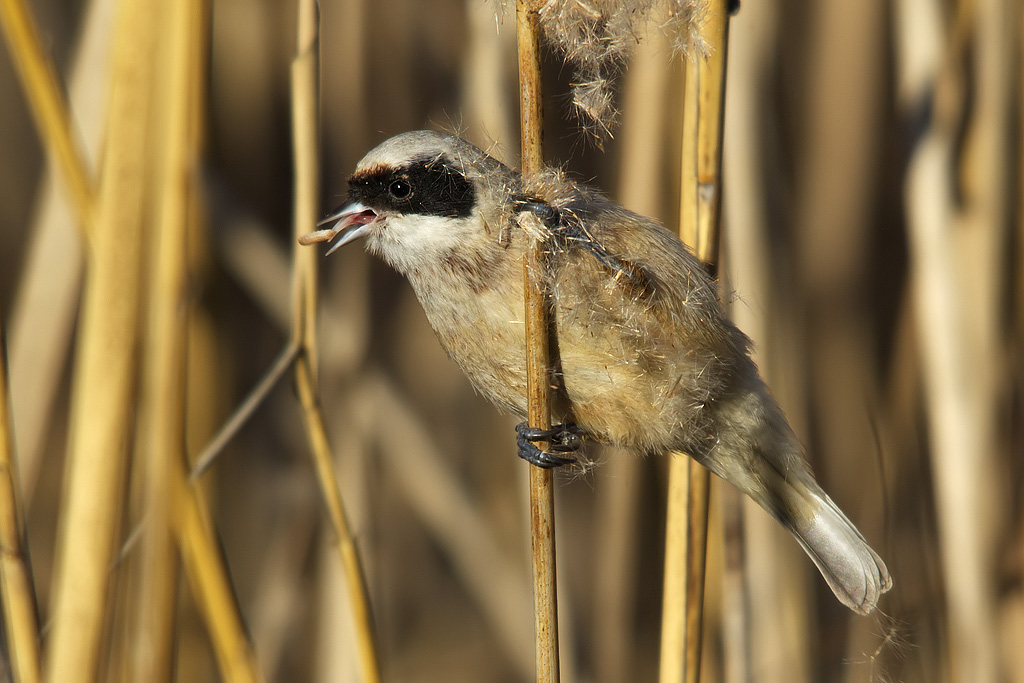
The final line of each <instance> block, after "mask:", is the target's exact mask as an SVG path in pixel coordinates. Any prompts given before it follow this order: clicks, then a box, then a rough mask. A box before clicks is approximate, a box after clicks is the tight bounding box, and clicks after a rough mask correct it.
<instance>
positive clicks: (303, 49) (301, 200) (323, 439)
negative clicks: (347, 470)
mask: <svg viewBox="0 0 1024 683" xmlns="http://www.w3.org/2000/svg"><path fill="white" fill-rule="evenodd" d="M319 30H320V26H319V15H318V12H317V6H316V2H315V1H314V0H302V1H301V2H299V3H298V30H297V33H298V36H297V46H296V56H295V59H294V60H293V61H292V121H293V124H292V143H293V147H294V150H293V151H294V163H295V208H294V211H295V216H294V222H295V225H294V229H295V236H296V238H298V237H299V236H301V235H303V234H304V233H306V232H308V231H309V229H310V227H311V226H313V225H314V224H315V223H316V212H317V202H318V193H319V187H320V172H319V157H318V154H317V149H318V127H319V121H318V111H319V107H318V91H317V87H318V83H319V69H320V39H319ZM293 249H294V251H293V253H294V256H293V259H294V260H293V264H292V266H293V270H292V272H293V282H292V293H293V311H292V313H293V315H294V320H293V334H294V339H295V340H296V342H297V348H298V349H299V354H298V357H297V358H296V361H295V383H296V387H297V389H298V394H299V401H300V404H301V407H302V417H303V422H304V425H305V428H306V436H307V438H308V440H309V445H310V451H311V455H312V458H313V464H314V466H315V469H316V473H317V479H318V481H319V482H320V490H321V494H322V495H323V498H324V503H325V504H326V505H327V511H328V515H329V517H330V520H331V525H332V527H333V528H334V532H335V534H337V542H338V553H339V556H340V560H341V567H342V570H343V571H344V574H345V582H346V588H347V591H348V599H349V604H350V605H351V607H352V619H353V622H354V626H355V629H354V630H355V635H356V651H357V653H358V657H359V668H360V671H361V672H362V680H363V681H364V683H378V682H379V681H380V665H379V663H378V656H377V644H376V637H375V634H374V628H373V615H372V612H371V610H370V599H369V592H368V590H367V584H366V578H365V576H364V574H363V569H362V563H361V562H360V559H359V550H358V547H357V546H356V543H355V539H354V538H353V537H352V530H351V528H350V526H349V522H348V517H347V515H346V514H345V507H344V503H343V501H342V497H341V489H340V487H339V486H338V475H337V472H335V469H334V455H333V453H332V452H331V447H330V443H329V442H328V439H327V430H326V428H325V426H324V418H323V413H322V411H321V409H320V402H319V397H318V394H317V382H316V376H317V336H316V310H317V287H316V281H317V263H318V260H317V259H318V258H319V256H318V254H317V252H316V251H315V250H313V249H301V248H298V247H297V246H296V247H294V248H293Z"/></svg>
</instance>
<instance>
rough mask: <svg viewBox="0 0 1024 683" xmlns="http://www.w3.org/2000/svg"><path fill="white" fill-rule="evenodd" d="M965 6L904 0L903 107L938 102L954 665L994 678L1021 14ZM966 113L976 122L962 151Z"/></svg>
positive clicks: (937, 449) (921, 153)
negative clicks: (1003, 277)
mask: <svg viewBox="0 0 1024 683" xmlns="http://www.w3.org/2000/svg"><path fill="white" fill-rule="evenodd" d="M957 9H958V12H957V13H956V15H955V16H954V22H953V24H952V26H950V27H949V28H948V30H944V27H943V25H942V18H941V14H939V8H938V7H937V6H933V5H931V4H930V3H927V2H923V1H914V0H908V1H907V2H905V3H902V4H901V5H900V15H899V18H900V20H901V22H900V23H899V27H900V29H901V31H900V32H899V33H898V38H899V40H898V41H897V47H898V49H899V52H898V55H899V57H900V58H901V59H900V60H899V64H900V69H901V72H900V75H901V80H900V84H901V86H902V92H901V95H903V100H904V101H903V104H904V105H905V106H907V107H908V108H910V107H917V106H920V104H921V103H922V102H923V101H926V100H925V98H927V100H930V102H931V104H932V106H933V107H934V109H933V111H934V114H933V118H932V119H931V120H930V121H929V124H930V125H929V126H928V128H927V129H926V130H925V131H924V133H923V135H922V136H921V137H920V139H918V140H917V141H916V143H917V144H916V146H915V148H914V150H913V154H912V156H911V159H910V165H909V168H908V171H907V178H906V184H905V186H904V192H905V197H906V203H907V224H908V225H907V227H908V232H909V242H910V253H911V277H912V283H913V294H914V305H915V308H916V311H915V314H916V319H917V327H918V330H919V339H920V344H921V351H922V358H921V362H922V364H923V368H924V373H923V376H924V382H925V383H924V387H925V402H926V405H927V410H928V430H929V432H928V433H929V441H930V449H931V458H932V466H933V469H934V473H935V474H934V476H935V482H934V484H935V504H936V514H937V517H938V527H939V534H940V551H941V558H942V563H943V571H944V579H945V588H946V600H947V604H948V606H947V618H948V628H949V635H948V638H949V643H950V646H951V647H950V654H949V656H950V660H951V671H952V675H953V680H958V681H959V680H971V681H978V682H979V683H988V682H989V681H998V680H1002V674H1001V672H1000V668H1001V666H1000V662H999V657H998V643H999V639H998V634H997V632H996V621H995V618H994V617H995V601H996V585H995V583H994V577H995V575H996V570H995V566H994V564H995V560H996V552H997V547H996V544H997V543H998V542H999V535H998V532H999V530H1000V520H999V518H998V515H999V510H1000V509H1001V507H1000V501H999V492H1000V491H1001V488H1000V487H999V486H998V485H997V480H996V476H997V474H996V473H997V471H998V462H997V461H996V456H997V440H996V434H995V429H994V428H995V420H994V416H995V412H996V411H995V408H996V405H997V397H998V393H997V392H998V379H997V374H996V373H999V372H1001V371H1002V367H1003V363H1002V362H1001V359H1000V353H999V349H998V343H997V334H998V327H999V323H997V322H996V320H995V317H994V312H995V311H996V310H997V304H996V301H997V300H998V298H999V295H998V293H997V292H998V287H999V285H1000V284H1001V282H1000V279H999V278H1000V274H1001V268H999V267H998V264H1000V263H1001V262H1002V261H1001V258H1000V257H999V255H998V252H999V250H1000V249H1001V248H1002V247H1001V244H1002V239H1003V226H1004V225H1005V223H1004V221H1005V218H1006V217H1005V215H1004V214H1003V211H1004V208H1005V207H1004V206H1003V205H1002V198H1003V189H1002V188H1003V184H1002V178H1003V177H1005V176H1004V173H1005V171H1004V169H1005V166H1006V158H1005V156H1004V154H1005V151H1006V149H1008V145H1007V140H1006V137H1005V136H1006V128H1005V126H1006V118H1005V117H1006V107H1007V103H1006V92H1004V91H1003V89H1004V88H1006V87H1007V85H1006V81H1005V79H1006V77H1007V73H1008V68H1007V67H1008V64H1007V61H1006V55H1005V53H1001V51H1002V50H1006V49H1007V47H1006V45H1004V43H1005V42H1006V37H1005V36H1004V35H1003V28H1004V26H1006V25H1007V24H1008V23H1009V22H1008V19H1009V17H1008V15H1007V14H1005V11H1006V10H1005V7H1004V6H1002V5H995V6H992V5H986V7H985V8H984V11H983V10H982V7H981V6H979V5H976V4H972V3H961V4H959V5H958V7H957ZM922 17H923V18H925V19H927V21H921V19H922ZM911 26H913V27H914V28H913V30H911V28H910V27H911ZM971 40H974V41H975V42H976V46H975V49H972V48H971V46H970V45H969V42H970V41H971ZM943 48H946V49H947V50H948V52H947V54H945V55H942V54H941V53H940V50H941V49H943ZM974 59H977V60H978V64H977V68H978V69H979V71H978V73H977V74H975V76H976V79H975V80H976V82H977V85H976V86H974V87H975V88H976V90H975V91H973V92H972V93H971V96H972V98H976V99H972V103H971V105H970V106H968V104H967V102H966V98H967V94H968V93H967V90H966V89H967V88H968V78H969V75H968V74H967V73H966V71H965V70H966V67H965V65H967V64H971V63H972V61H973V60H974ZM982 69H984V71H982ZM964 116H969V117H970V118H969V119H968V121H967V124H968V125H967V137H966V143H965V144H964V146H963V148H961V147H960V146H959V144H958V143H959V137H958V133H959V131H960V130H961V129H960V126H961V125H962V119H963V117H964ZM958 152H961V153H962V154H963V157H961V158H958V157H957V154H958ZM958 172H960V173H963V174H964V175H963V176H961V178H962V180H963V191H964V196H963V200H962V203H961V204H957V203H954V201H953V199H954V198H953V196H952V194H951V192H950V188H951V187H954V186H955V183H956V178H957V173H958ZM986 183H987V184H989V185H990V186H989V187H985V184H986Z"/></svg>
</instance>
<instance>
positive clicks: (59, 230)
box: [8, 0, 115, 505]
mask: <svg viewBox="0 0 1024 683" xmlns="http://www.w3.org/2000/svg"><path fill="white" fill-rule="evenodd" d="M114 5H115V3H114V2H113V0H91V2H89V3H88V4H87V6H86V7H85V8H84V9H83V18H82V20H81V30H80V32H79V38H78V45H77V47H76V48H75V50H74V52H73V56H72V59H71V66H70V68H69V75H68V84H67V85H68V96H69V99H70V103H71V108H72V111H73V113H74V120H75V123H77V128H78V129H79V130H80V131H81V134H82V140H83V151H84V152H85V154H86V155H87V160H86V161H85V162H83V163H84V164H85V165H87V167H88V168H89V169H90V170H91V169H93V168H95V166H96V163H95V162H96V158H97V157H98V155H99V148H100V145H101V139H102V130H103V122H104V121H103V116H104V114H105V111H106V100H107V98H106V97H105V95H106V91H105V90H104V89H103V88H100V87H96V85H95V84H96V83H106V82H107V80H108V76H107V74H108V72H109V63H108V61H109V59H108V58H109V44H110V33H111V23H112V15H113V13H114ZM61 173H62V171H61V169H60V167H59V166H58V165H57V164H55V163H49V164H48V168H47V179H46V181H45V182H44V183H43V187H42V191H41V200H40V202H39V208H38V210H37V212H36V214H35V216H34V219H33V221H32V224H31V229H30V235H29V247H28V252H27V255H26V257H25V261H24V265H23V267H22V274H21V276H20V278H19V281H18V286H17V289H16V290H15V293H14V304H13V306H12V308H11V318H10V323H9V326H8V331H9V335H10V337H9V340H8V342H9V344H10V347H9V352H10V373H11V403H12V409H13V412H14V422H15V424H17V425H18V430H17V434H15V438H16V440H17V441H16V445H17V450H18V457H19V474H20V476H21V486H22V493H23V494H24V496H25V504H26V505H29V504H31V502H32V499H33V495H34V493H35V485H36V479H37V475H38V473H39V468H40V466H41V460H42V458H43V447H44V445H45V442H46V439H47V437H48V436H49V435H50V433H51V432H52V423H51V420H52V419H53V415H52V412H51V411H52V405H53V402H54V398H55V396H56V395H57V391H58V387H59V385H60V382H61V379H62V377H63V375H64V369H65V366H66V365H67V359H68V358H67V357H68V352H69V350H70V348H71V340H72V329H73V327H74V324H75V314H76V313H77V311H78V302H79V294H80V288H81V277H82V268H83V257H82V244H81V234H82V233H81V230H80V229H79V228H80V226H81V225H83V221H84V219H83V218H81V217H76V216H75V214H74V210H75V208H76V207H75V205H74V204H73V203H71V202H70V201H69V200H70V198H68V197H67V193H66V191H65V185H64V183H63V182H62V181H60V179H59V176H60V175H61Z"/></svg>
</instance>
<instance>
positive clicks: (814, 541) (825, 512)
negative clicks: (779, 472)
mask: <svg viewBox="0 0 1024 683" xmlns="http://www.w3.org/2000/svg"><path fill="white" fill-rule="evenodd" d="M787 485H789V486H793V487H795V488H797V489H799V488H804V489H805V490H804V491H801V492H799V493H801V494H803V495H806V496H807V497H808V498H809V499H811V500H812V501H813V502H814V503H815V504H814V505H813V508H814V512H813V513H812V514H811V516H810V517H809V518H806V517H804V516H803V515H799V516H790V517H789V518H788V519H780V521H782V523H783V524H784V525H785V526H786V527H787V528H788V529H789V530H790V531H792V532H793V535H794V536H795V537H796V540H797V541H798V542H799V543H800V545H801V547H803V549H804V551H806V553H807V554H808V556H810V558H811V560H812V561H813V562H814V564H815V565H816V566H817V567H818V571H820V572H821V575H822V577H824V579H825V581H826V582H827V583H828V586H829V588H831V589H832V592H833V593H835V595H836V597H837V598H839V601H840V602H842V603H843V604H844V605H846V606H847V607H849V608H850V609H852V610H853V611H854V612H857V613H858V614H869V613H870V612H872V611H873V610H874V609H875V606H876V605H877V604H878V599H879V598H880V597H881V595H882V594H883V593H885V592H886V591H887V590H889V589H890V588H892V578H891V577H890V576H889V570H888V569H886V567H885V564H884V563H883V562H882V560H881V558H879V557H878V554H877V553H875V551H874V550H872V549H871V546H869V545H868V543H867V541H865V540H864V537H863V536H862V535H861V533H860V532H859V531H858V530H857V527H855V526H854V525H853V523H852V522H851V521H850V520H849V519H847V517H846V515H844V514H843V511H842V510H840V509H839V507H838V506H837V505H836V504H835V503H833V502H832V499H831V498H829V497H828V495H826V494H825V492H824V491H822V490H821V489H820V488H819V487H818V486H817V484H814V483H813V482H810V486H807V485H806V484H805V483H804V482H800V481H797V482H787ZM798 495H799V494H798Z"/></svg>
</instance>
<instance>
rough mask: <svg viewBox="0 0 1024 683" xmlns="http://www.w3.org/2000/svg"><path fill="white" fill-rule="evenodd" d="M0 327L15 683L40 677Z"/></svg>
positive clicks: (1, 529) (3, 492)
mask: <svg viewBox="0 0 1024 683" xmlns="http://www.w3.org/2000/svg"><path fill="white" fill-rule="evenodd" d="M3 339H4V336H3V329H2V328H0V548H2V550H3V552H0V600H2V601H3V618H4V633H5V634H6V636H7V652H8V661H9V663H10V668H11V674H12V676H13V680H14V683H36V682H37V681H39V622H38V619H37V617H36V593H35V587H34V586H33V581H32V571H31V569H30V567H29V564H28V556H27V554H26V544H25V542H24V529H25V524H24V517H23V512H22V504H21V494H20V491H19V489H18V468H17V463H16V462H15V459H14V425H13V424H12V423H11V406H10V402H9V400H8V397H9V394H8V391H7V354H6V352H5V349H4V344H3Z"/></svg>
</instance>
